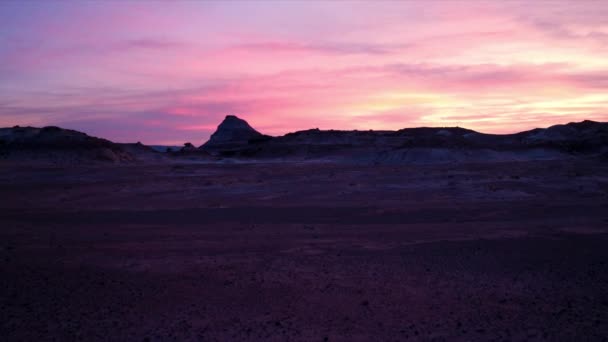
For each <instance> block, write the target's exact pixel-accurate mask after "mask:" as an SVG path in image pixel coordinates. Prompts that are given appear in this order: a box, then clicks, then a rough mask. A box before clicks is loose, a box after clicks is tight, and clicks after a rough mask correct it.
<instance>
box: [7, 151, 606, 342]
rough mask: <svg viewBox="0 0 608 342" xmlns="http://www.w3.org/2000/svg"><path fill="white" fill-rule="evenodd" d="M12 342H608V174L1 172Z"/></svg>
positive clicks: (265, 168) (472, 169) (316, 167)
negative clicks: (75, 341) (101, 341)
mask: <svg viewBox="0 0 608 342" xmlns="http://www.w3.org/2000/svg"><path fill="white" fill-rule="evenodd" d="M0 226H1V228H0V340H2V341H36V340H56V341H72V340H83V341H96V340H105V341H156V340H163V341H164V340H201V341H218V340H219V341H240V340H256V341H259V340H265V341H287V340H294V341H324V340H329V341H370V340H371V341H402V340H424V341H426V340H437V341H442V340H446V341H469V340H480V341H490V340H499V341H520V340H546V341H602V340H606V337H607V336H608V164H607V163H605V162H604V163H600V162H595V161H577V162H572V161H570V162H565V161H557V162H527V163H500V164H499V163H496V164H486V165H440V166H437V165H435V166H395V167H393V166H376V167H372V166H345V165H326V164H249V165H243V164H227V165H202V164H174V165H137V166H116V167H41V166H38V167H35V166H31V167H25V166H14V165H13V166H11V165H2V166H1V167H0Z"/></svg>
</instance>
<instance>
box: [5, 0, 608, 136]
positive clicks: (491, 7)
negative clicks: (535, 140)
mask: <svg viewBox="0 0 608 342" xmlns="http://www.w3.org/2000/svg"><path fill="white" fill-rule="evenodd" d="M229 114H234V115H238V116H239V117H241V118H243V119H245V120H247V121H248V122H249V123H250V124H251V125H252V126H253V127H255V128H256V129H257V130H258V131H261V132H262V133H265V134H269V135H282V134H285V133H288V132H293V131H296V130H303V129H309V128H320V129H365V130H366V129H376V130H384V129H390V130H396V129H401V128H405V127H417V126H461V127H467V128H471V129H475V130H478V131H482V132H487V133H512V132H517V131H522V130H527V129H531V128H535V127H547V126H550V125H553V124H559V123H567V122H572V121H581V120H584V119H589V120H596V121H608V1H590V0H588V1H584V0H583V1H561V2H560V1H525V2H518V1H498V0H497V1H491V0H475V1H456V0H443V1H439V0H437V1H405V0H404V1H387V2H381V1H367V2H366V1H357V2H351V1H295V0H290V1H268V2H264V1H243V2H239V1H222V2H220V1H218V2H214V1H172V2H168V1H149V2H148V1H146V2H140V1H134V2H128V1H91V2H88V1H78V2H76V1H40V2H36V1H2V2H0V127H5V126H14V125H22V126H25V125H31V126H46V125H55V126H60V127H64V128H71V129H77V130H80V131H84V132H86V133H88V134H91V135H94V136H100V137H103V138H106V139H110V140H113V141H116V142H135V141H141V142H143V143H146V144H170V145H174V144H182V143H184V142H186V141H189V142H192V143H194V144H195V145H199V144H202V143H203V142H205V141H206V140H207V139H208V137H209V135H210V134H211V133H212V132H213V131H214V130H215V128H216V127H217V125H218V124H219V123H220V122H221V120H222V119H223V118H224V117H225V116H226V115H229Z"/></svg>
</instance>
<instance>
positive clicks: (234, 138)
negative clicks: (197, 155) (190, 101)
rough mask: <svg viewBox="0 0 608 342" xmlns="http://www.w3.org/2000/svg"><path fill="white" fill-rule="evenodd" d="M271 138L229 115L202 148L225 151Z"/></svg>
mask: <svg viewBox="0 0 608 342" xmlns="http://www.w3.org/2000/svg"><path fill="white" fill-rule="evenodd" d="M267 138H270V137H268V136H265V135H263V134H261V133H260V132H258V131H256V130H255V129H253V127H251V126H250V125H249V123H247V121H245V120H243V119H240V118H238V117H236V116H234V115H227V116H226V118H225V119H224V121H222V123H220V125H219V126H218V127H217V130H216V131H215V133H213V134H212V135H211V137H210V138H209V141H207V142H206V143H205V144H203V146H201V148H203V149H225V148H234V147H240V146H246V145H248V144H249V143H252V142H256V141H259V140H265V139H267Z"/></svg>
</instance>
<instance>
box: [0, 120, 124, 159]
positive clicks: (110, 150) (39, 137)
mask: <svg viewBox="0 0 608 342" xmlns="http://www.w3.org/2000/svg"><path fill="white" fill-rule="evenodd" d="M0 158H2V159H5V160H11V161H36V162H52V163H80V162H111V163H124V162H132V161H134V160H135V159H136V158H135V157H134V156H133V154H131V153H129V152H127V151H126V150H125V149H124V148H123V147H122V146H120V145H119V144H115V143H113V142H111V141H108V140H105V139H100V138H95V137H91V136H89V135H87V134H85V133H82V132H78V131H74V130H69V129H62V128H59V127H54V126H49V127H44V128H36V127H19V126H15V127H12V128H0Z"/></svg>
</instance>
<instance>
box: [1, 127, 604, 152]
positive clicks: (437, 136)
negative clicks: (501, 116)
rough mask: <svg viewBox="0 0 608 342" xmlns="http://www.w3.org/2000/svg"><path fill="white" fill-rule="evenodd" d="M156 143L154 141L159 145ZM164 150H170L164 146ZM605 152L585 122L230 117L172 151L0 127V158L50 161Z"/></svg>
mask: <svg viewBox="0 0 608 342" xmlns="http://www.w3.org/2000/svg"><path fill="white" fill-rule="evenodd" d="M157 148H158V147H157ZM165 151H169V150H167V149H165ZM607 154H608V123H605V122H594V121H588V120H586V121H583V122H576V123H569V124H564V125H554V126H551V127H548V128H536V129H532V130H529V131H524V132H519V133H514V134H484V133H481V132H476V131H472V130H469V129H466V128H461V127H418V128H404V129H400V130H396V131H388V130H387V131H347V130H320V129H318V128H317V129H309V130H303V131H297V132H293V133H288V134H285V135H283V136H276V137H270V136H267V135H264V134H262V133H260V132H258V131H256V130H255V129H254V128H253V127H251V126H250V125H249V124H248V123H247V121H245V120H243V119H240V118H238V117H236V116H234V115H228V116H226V118H225V119H224V120H223V121H222V122H221V123H220V125H219V126H218V127H217V130H216V131H215V133H213V134H212V135H211V137H210V139H209V141H207V142H206V143H205V144H203V145H202V146H201V147H199V148H196V147H195V146H194V145H193V144H191V143H186V144H184V146H183V147H181V148H180V147H174V148H172V149H171V150H170V152H169V153H159V152H157V149H153V148H152V147H149V146H146V145H143V144H141V143H134V144H120V143H113V142H111V141H108V140H105V139H100V138H95V137H91V136H89V135H87V134H85V133H81V132H77V131H73V130H68V129H62V128H59V127H44V128H36V127H19V126H15V127H9V128H0V160H5V161H9V162H12V161H36V162H38V161H39V162H52V163H80V162H111V163H124V162H156V161H170V160H184V159H179V158H187V159H191V160H199V161H205V162H212V161H221V160H224V159H225V158H230V159H226V161H229V162H233V161H234V160H237V159H242V160H253V161H257V160H272V161H302V160H312V161H331V162H346V163H362V164H410V163H412V164H418V163H451V162H501V161H512V160H519V161H525V160H543V159H560V158H572V157H577V156H586V157H591V156H595V157H600V158H603V159H602V160H605V159H606V158H607V157H606V156H607Z"/></svg>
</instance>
